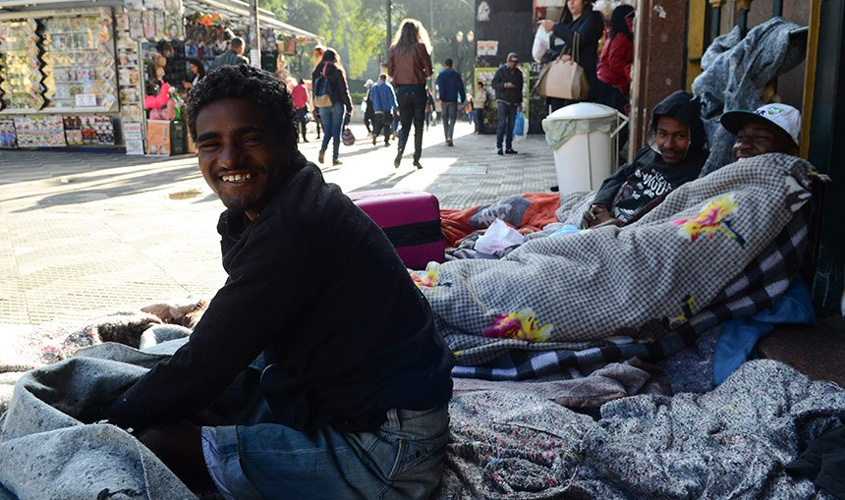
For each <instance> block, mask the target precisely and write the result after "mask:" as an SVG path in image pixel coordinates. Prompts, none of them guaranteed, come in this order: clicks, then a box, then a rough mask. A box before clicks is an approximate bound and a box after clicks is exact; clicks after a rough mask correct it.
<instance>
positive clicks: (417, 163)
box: [414, 160, 422, 170]
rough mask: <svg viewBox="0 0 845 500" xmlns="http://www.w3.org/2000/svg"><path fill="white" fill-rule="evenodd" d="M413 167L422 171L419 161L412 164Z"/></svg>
mask: <svg viewBox="0 0 845 500" xmlns="http://www.w3.org/2000/svg"><path fill="white" fill-rule="evenodd" d="M414 166H415V167H417V170H422V165H421V164H420V162H419V160H417V161H415V162H414Z"/></svg>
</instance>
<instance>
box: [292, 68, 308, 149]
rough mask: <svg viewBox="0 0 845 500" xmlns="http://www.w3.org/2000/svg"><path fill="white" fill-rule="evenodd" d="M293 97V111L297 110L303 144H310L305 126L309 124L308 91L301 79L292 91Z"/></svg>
mask: <svg viewBox="0 0 845 500" xmlns="http://www.w3.org/2000/svg"><path fill="white" fill-rule="evenodd" d="M291 96H292V97H293V109H295V110H296V121H297V122H298V123H299V129H300V131H301V133H302V142H308V139H306V138H305V126H306V125H307V124H308V89H307V88H305V80H304V79H302V78H300V79H299V83H298V84H297V85H296V86H295V87H294V88H293V90H292V91H291Z"/></svg>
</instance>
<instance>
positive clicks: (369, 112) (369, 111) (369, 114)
mask: <svg viewBox="0 0 845 500" xmlns="http://www.w3.org/2000/svg"><path fill="white" fill-rule="evenodd" d="M373 84H374V82H373V80H372V79H369V78H368V79H367V81H366V83H364V89H365V90H366V91H367V92H366V94H365V95H364V104H363V106H362V108H363V109H362V110H361V111H363V112H364V127H366V128H367V135H372V134H374V131H373V118H374V115H373V113H374V111H373V101H372V99H370V90H372V88H373Z"/></svg>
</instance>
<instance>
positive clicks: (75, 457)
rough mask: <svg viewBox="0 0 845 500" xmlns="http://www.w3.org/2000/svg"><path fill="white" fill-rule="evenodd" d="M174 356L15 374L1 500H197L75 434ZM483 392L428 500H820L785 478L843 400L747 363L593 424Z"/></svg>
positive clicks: (82, 358)
mask: <svg viewBox="0 0 845 500" xmlns="http://www.w3.org/2000/svg"><path fill="white" fill-rule="evenodd" d="M178 345H180V343H179V341H178V340H177V341H173V342H165V343H163V344H161V345H159V346H155V347H152V348H150V349H148V350H147V351H146V352H140V351H137V350H135V349H133V348H130V347H127V346H123V345H119V344H113V343H107V344H102V345H97V346H94V347H90V348H87V349H84V350H82V351H80V352H79V353H78V354H77V356H76V357H75V358H73V359H69V360H66V361H61V362H58V363H56V364H52V365H49V366H45V367H42V368H39V369H37V370H33V371H30V372H28V373H26V374H25V375H24V376H23V377H22V378H21V380H20V381H19V383H18V384H17V386H16V388H15V395H14V398H13V400H12V403H11V405H10V407H9V409H8V411H7V412H6V413H5V414H4V415H3V416H2V418H0V499H2V500H13V499H20V500H37V499H54V498H62V499H63V500H94V499H115V500H118V499H127V500H128V499H134V498H147V499H150V500H173V499H194V498H195V497H194V495H193V494H192V493H191V492H190V491H189V490H188V489H187V488H186V487H185V486H184V485H183V484H182V483H181V482H180V481H179V480H178V479H177V478H176V477H175V476H174V475H173V474H172V473H171V472H170V471H169V470H168V469H167V468H166V467H165V466H164V465H163V464H162V463H161V462H160V461H159V460H158V459H157V458H156V457H155V456H154V455H152V454H151V453H150V452H149V451H148V450H147V449H146V448H144V447H143V446H141V445H140V444H139V443H138V442H137V441H136V440H135V439H134V438H133V437H132V436H131V435H129V434H128V433H126V432H125V431H123V430H121V429H119V428H117V427H114V426H112V425H109V424H105V423H89V424H83V422H90V421H92V420H93V419H94V418H95V417H94V416H93V415H94V414H96V410H97V409H98V408H100V407H101V406H102V404H103V403H104V402H105V401H108V400H111V399H112V398H113V397H115V396H116V395H117V394H118V393H119V392H120V391H121V390H122V388H123V387H125V386H126V385H127V384H129V383H131V382H132V381H134V380H136V379H137V378H138V377H140V376H141V375H142V374H143V373H144V371H145V367H149V366H151V365H153V364H154V363H157V362H158V361H159V360H161V359H162V357H163V356H166V355H168V354H169V353H171V352H172V351H173V350H175V348H176V347H178ZM488 384H489V387H486V388H484V389H483V390H473V389H472V388H468V387H464V388H463V389H462V390H461V391H458V392H456V393H455V395H454V396H453V398H452V401H451V404H450V411H451V415H452V420H451V424H450V428H451V439H450V444H449V445H448V454H447V468H446V471H445V473H444V477H443V483H442V485H441V487H440V488H439V491H438V492H437V494H436V495H435V496H434V498H436V499H437V500H458V499H460V500H469V499H504V498H512V499H526V500H530V499H537V500H540V499H552V498H580V499H595V498H602V499H611V500H613V499H628V500H635V499H642V498H666V499H679V500H680V499H687V498H707V499H728V498H730V499H758V498H759V499H802V498H807V499H811V498H812V499H826V498H829V497H827V496H825V495H824V494H822V493H821V492H818V491H817V490H816V488H815V486H814V485H813V484H812V482H810V481H808V480H794V479H792V478H790V477H789V476H787V475H786V474H785V473H784V472H783V465H784V464H786V463H788V462H790V461H791V460H792V459H794V458H796V457H797V456H798V454H799V453H800V452H801V450H802V449H803V448H804V447H805V446H806V445H807V443H809V442H810V441H812V440H813V439H814V438H816V437H817V436H819V435H821V434H822V433H824V432H825V431H827V430H830V429H832V428H835V427H838V426H841V425H842V423H843V419H845V391H843V390H842V389H841V388H840V387H838V386H836V385H835V384H833V383H820V382H817V383H811V382H810V381H809V380H808V379H807V378H806V377H804V376H803V375H801V374H799V373H798V372H796V371H795V370H793V369H791V368H789V367H787V366H786V365H783V364H781V363H778V362H774V361H753V362H750V363H746V364H745V365H744V366H743V367H742V368H740V370H738V371H737V372H736V373H735V374H734V375H732V376H731V377H730V378H729V379H728V380H727V381H726V382H725V383H724V384H723V385H722V386H720V387H719V388H717V389H715V390H713V391H711V392H708V393H704V394H690V393H684V394H679V395H676V396H674V397H667V396H659V395H642V396H635V397H629V398H624V399H619V400H615V401H611V402H609V403H606V404H605V405H604V406H602V408H601V419H600V420H598V421H595V420H593V419H592V418H591V417H589V416H586V415H583V414H580V413H576V412H574V411H571V410H568V409H566V408H564V407H562V406H560V405H558V404H555V403H554V402H552V401H551V400H549V399H548V395H537V394H534V393H532V391H531V390H529V391H527V392H526V391H523V390H522V389H521V388H520V384H508V385H502V386H496V385H495V383H488Z"/></svg>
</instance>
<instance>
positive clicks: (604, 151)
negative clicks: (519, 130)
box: [543, 102, 626, 200]
mask: <svg viewBox="0 0 845 500" xmlns="http://www.w3.org/2000/svg"><path fill="white" fill-rule="evenodd" d="M620 117H621V118H622V120H623V122H622V123H623V124H624V120H626V118H625V116H624V115H622V114H621V113H618V112H617V111H616V110H615V109H613V108H611V107H610V106H605V105H603V104H597V103H593V102H578V103H575V104H570V105H569V106H564V107H562V108H560V109H558V110H557V111H555V112H554V113H552V114H550V115H549V116H547V117H546V118H545V119H544V120H543V130H544V131H545V132H546V142H547V143H548V144H549V146H550V147H551V148H552V149H553V150H554V155H555V170H556V171H557V183H558V189H559V190H560V197H561V200H562V199H563V197H564V195H567V194H570V193H574V192H576V191H595V190H597V189H598V188H599V187H601V183H602V182H603V181H604V180H605V179H606V178H608V177H610V174H611V173H612V171H611V170H612V164H613V159H614V158H615V155H614V154H613V144H612V141H611V137H612V136H613V135H615V134H616V133H617V131H618V130H619V128H621V127H620V126H619V123H620Z"/></svg>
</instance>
